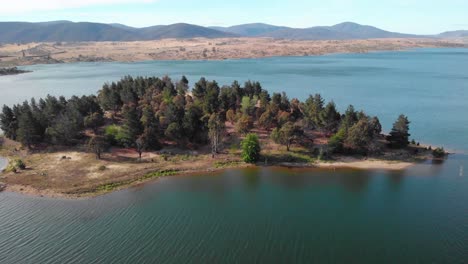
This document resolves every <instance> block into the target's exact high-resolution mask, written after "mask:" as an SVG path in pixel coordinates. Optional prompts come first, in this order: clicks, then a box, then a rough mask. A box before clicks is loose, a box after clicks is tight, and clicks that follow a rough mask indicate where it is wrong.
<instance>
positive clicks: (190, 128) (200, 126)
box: [182, 105, 207, 143]
mask: <svg viewBox="0 0 468 264" xmlns="http://www.w3.org/2000/svg"><path fill="white" fill-rule="evenodd" d="M182 128H183V134H184V135H185V137H186V138H187V139H188V140H189V141H190V142H192V143H205V142H206V140H207V129H206V122H205V119H203V110H202V109H201V108H200V107H199V106H198V105H191V106H189V107H188V108H187V109H186V110H185V115H184V118H183V121H182Z"/></svg>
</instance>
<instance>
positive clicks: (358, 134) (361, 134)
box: [345, 118, 374, 154]
mask: <svg viewBox="0 0 468 264" xmlns="http://www.w3.org/2000/svg"><path fill="white" fill-rule="evenodd" d="M373 139H374V130H373V128H372V127H371V126H370V123H369V120H368V118H361V119H360V120H359V121H358V122H357V123H356V124H354V125H353V126H352V127H351V128H349V130H348V134H347V136H346V140H345V143H346V145H348V146H349V147H350V148H351V149H354V150H355V151H357V152H360V153H364V154H367V152H368V146H369V145H370V144H371V142H372V140H373Z"/></svg>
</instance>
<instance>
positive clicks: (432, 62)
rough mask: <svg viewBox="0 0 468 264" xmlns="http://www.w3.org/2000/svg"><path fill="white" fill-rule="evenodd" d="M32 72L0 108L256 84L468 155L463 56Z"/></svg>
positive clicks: (467, 54) (431, 52) (8, 89)
mask: <svg viewBox="0 0 468 264" xmlns="http://www.w3.org/2000/svg"><path fill="white" fill-rule="evenodd" d="M26 69H28V70H32V71H34V72H32V73H28V74H22V75H15V76H4V77H1V78H0V91H1V94H2V96H1V97H0V105H3V104H10V105H11V104H14V103H18V102H22V101H23V100H27V99H29V98H30V97H32V96H34V97H41V96H44V95H46V94H53V95H65V96H71V95H74V94H92V93H95V92H96V91H98V90H99V89H100V87H102V84H103V83H104V82H110V81H115V80H118V79H119V78H120V77H122V76H124V75H127V74H129V75H134V76H137V75H146V76H153V75H156V76H162V75H166V74H167V75H169V76H171V77H173V78H180V76H181V75H183V74H185V75H187V77H188V78H189V80H190V81H191V83H192V84H193V83H194V82H195V81H197V80H198V79H199V78H200V76H205V77H207V78H210V79H215V80H217V81H218V82H219V83H220V84H230V83H231V82H232V81H233V80H239V81H242V82H243V81H244V80H247V79H251V80H257V81H260V82H261V83H262V84H263V86H264V88H266V89H268V90H269V91H271V92H274V91H286V92H287V93H288V95H290V97H291V98H292V97H297V98H299V99H301V100H304V99H305V98H306V97H307V96H308V95H309V94H311V93H317V92H319V93H321V94H322V95H323V96H324V97H325V98H326V99H329V100H332V99H333V100H334V101H335V102H336V103H337V104H338V106H339V108H340V109H341V110H342V111H343V110H344V109H346V107H347V105H348V104H353V105H354V106H355V107H356V108H357V109H364V110H366V111H367V112H369V113H370V114H374V115H377V116H379V117H380V118H381V121H382V124H383V126H384V129H385V130H386V131H389V130H390V128H391V125H392V123H393V121H394V120H395V119H396V118H397V117H398V115H399V114H401V113H404V114H406V115H408V116H409V118H410V121H412V126H411V127H412V132H413V137H414V138H415V139H416V140H419V141H422V142H425V143H430V144H436V145H444V146H446V147H447V148H450V149H453V150H467V149H468V136H466V131H468V117H467V116H466V113H468V103H467V102H468V70H467V69H468V49H417V50H411V51H406V52H376V53H369V54H335V55H327V56H317V57H286V58H284V57H281V58H266V59H245V60H227V61H148V62H137V63H75V64H63V65H62V64H56V65H36V66H29V67H26Z"/></svg>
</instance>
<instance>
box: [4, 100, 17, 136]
mask: <svg viewBox="0 0 468 264" xmlns="http://www.w3.org/2000/svg"><path fill="white" fill-rule="evenodd" d="M0 129H1V130H3V133H4V134H5V137H7V138H9V139H13V140H15V139H16V131H17V129H18V121H17V120H16V116H15V115H14V113H13V110H12V109H11V108H10V107H8V106H6V105H4V106H3V109H2V113H0Z"/></svg>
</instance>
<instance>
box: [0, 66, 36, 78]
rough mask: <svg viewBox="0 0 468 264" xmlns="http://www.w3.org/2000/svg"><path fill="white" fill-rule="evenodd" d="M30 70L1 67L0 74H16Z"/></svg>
mask: <svg viewBox="0 0 468 264" xmlns="http://www.w3.org/2000/svg"><path fill="white" fill-rule="evenodd" d="M27 72H30V71H25V70H20V69H18V68H17V67H12V68H0V76H2V75H16V74H21V73H27Z"/></svg>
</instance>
